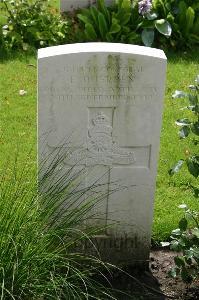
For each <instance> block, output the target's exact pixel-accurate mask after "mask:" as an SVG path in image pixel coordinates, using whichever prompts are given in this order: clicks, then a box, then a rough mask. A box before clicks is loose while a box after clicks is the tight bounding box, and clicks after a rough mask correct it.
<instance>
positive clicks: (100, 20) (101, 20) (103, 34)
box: [98, 12, 109, 40]
mask: <svg viewBox="0 0 199 300" xmlns="http://www.w3.org/2000/svg"><path fill="white" fill-rule="evenodd" d="M98 23H99V30H100V35H101V37H102V39H103V40H105V39H106V34H107V32H108V31H109V30H108V24H107V22H106V19H105V17H104V15H103V14H102V13H100V12H99V14H98Z"/></svg>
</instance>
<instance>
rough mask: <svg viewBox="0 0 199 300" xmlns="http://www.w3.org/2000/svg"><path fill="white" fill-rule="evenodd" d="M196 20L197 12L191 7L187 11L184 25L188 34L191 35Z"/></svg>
mask: <svg viewBox="0 0 199 300" xmlns="http://www.w3.org/2000/svg"><path fill="white" fill-rule="evenodd" d="M194 19H195V11H194V10H193V8H192V7H191V6H189V7H188V9H187V11H186V23H185V24H184V26H185V32H186V34H189V32H190V31H191V29H192V27H193V23H194Z"/></svg>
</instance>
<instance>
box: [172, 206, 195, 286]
mask: <svg viewBox="0 0 199 300" xmlns="http://www.w3.org/2000/svg"><path fill="white" fill-rule="evenodd" d="M179 207H180V208H181V209H184V216H183V218H182V219H181V220H180V221H179V228H177V229H175V230H173V231H172V235H171V239H172V241H171V243H170V248H171V250H174V251H178V252H180V254H179V255H177V256H176V257H175V258H174V261H175V267H174V268H173V269H172V270H171V271H170V272H169V274H170V275H171V276H172V277H176V276H177V275H180V276H181V278H182V280H183V281H185V282H186V283H190V282H192V281H193V280H195V279H197V278H199V212H198V211H192V210H190V209H189V208H188V207H187V206H186V205H185V204H182V205H180V206H179Z"/></svg>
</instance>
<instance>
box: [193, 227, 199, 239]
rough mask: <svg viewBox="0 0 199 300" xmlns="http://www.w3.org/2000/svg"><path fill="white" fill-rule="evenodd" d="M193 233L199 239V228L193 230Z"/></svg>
mask: <svg viewBox="0 0 199 300" xmlns="http://www.w3.org/2000/svg"><path fill="white" fill-rule="evenodd" d="M191 233H192V234H193V235H195V236H196V237H197V238H198V239H199V228H194V229H192V231H191Z"/></svg>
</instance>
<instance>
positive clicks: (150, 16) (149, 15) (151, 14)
mask: <svg viewBox="0 0 199 300" xmlns="http://www.w3.org/2000/svg"><path fill="white" fill-rule="evenodd" d="M146 17H147V19H148V20H155V19H157V17H158V15H157V14H156V13H148V14H146Z"/></svg>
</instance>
